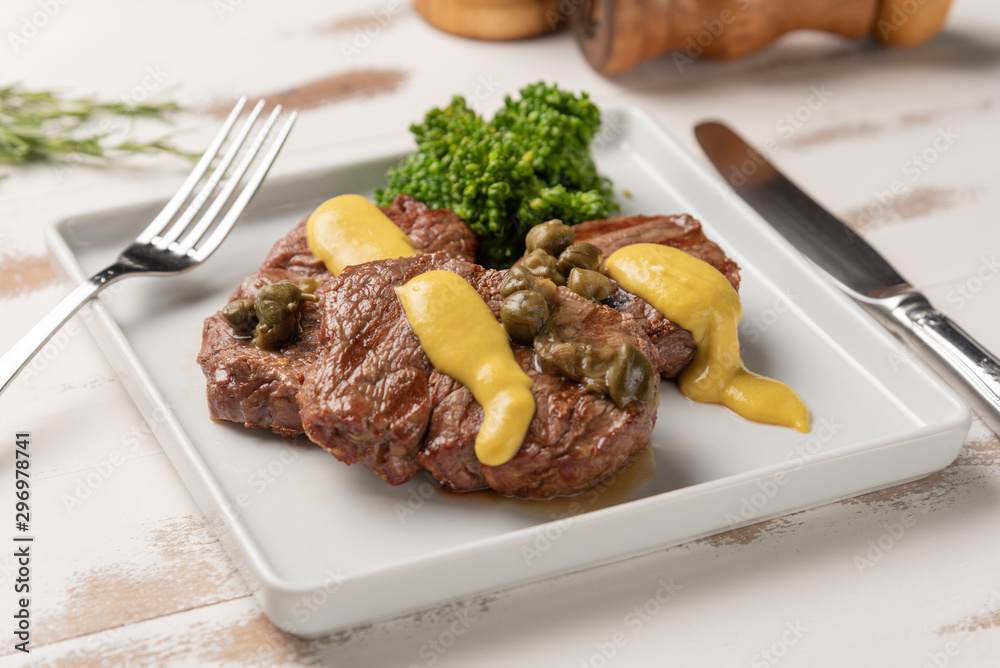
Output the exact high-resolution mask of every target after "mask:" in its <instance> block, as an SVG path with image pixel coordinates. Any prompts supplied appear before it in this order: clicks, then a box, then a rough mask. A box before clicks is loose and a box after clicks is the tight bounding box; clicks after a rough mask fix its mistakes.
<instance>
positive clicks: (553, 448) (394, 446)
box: [299, 255, 656, 498]
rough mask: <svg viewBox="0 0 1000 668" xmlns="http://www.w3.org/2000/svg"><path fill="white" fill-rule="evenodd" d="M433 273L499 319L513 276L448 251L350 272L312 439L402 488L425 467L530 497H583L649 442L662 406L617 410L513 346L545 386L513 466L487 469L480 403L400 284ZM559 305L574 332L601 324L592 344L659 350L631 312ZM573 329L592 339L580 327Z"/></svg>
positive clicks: (308, 394)
mask: <svg viewBox="0 0 1000 668" xmlns="http://www.w3.org/2000/svg"><path fill="white" fill-rule="evenodd" d="M433 269H446V270H449V271H453V272H454V273H456V274H458V275H460V276H462V277H463V278H464V279H466V280H467V281H469V283H470V284H471V285H472V286H473V287H474V288H476V290H477V291H478V292H479V293H480V295H482V297H483V298H484V300H485V301H486V303H487V304H488V305H489V306H490V307H491V309H492V310H493V312H494V314H499V310H500V304H501V298H500V285H501V284H502V283H503V280H504V278H505V277H506V272H498V271H493V270H488V269H483V268H482V267H479V266H477V265H474V264H471V263H467V262H462V261H457V260H452V259H448V258H445V257H443V256H441V255H421V256H412V257H406V258H397V259H394V260H383V261H380V262H371V263H367V264H364V265H358V266H356V267H350V268H348V269H345V270H344V272H343V273H341V275H340V276H339V277H337V278H336V279H332V280H331V281H330V283H329V284H328V286H327V287H328V289H327V292H326V293H325V296H324V299H323V326H322V334H321V345H322V346H323V348H324V354H323V356H322V357H321V358H320V359H319V360H318V361H317V362H316V363H315V364H314V365H313V366H312V367H311V368H310V370H309V372H308V373H307V377H306V381H305V383H304V384H303V386H302V391H301V392H300V393H299V401H300V404H301V406H302V410H301V414H302V420H303V425H304V427H305V430H306V433H307V434H308V435H309V438H311V439H312V440H313V441H315V442H317V443H319V444H320V445H322V446H323V447H325V448H326V449H328V450H330V451H331V452H332V453H333V454H334V455H335V456H337V457H338V458H339V459H341V460H342V461H345V462H347V463H354V462H357V461H360V462H362V463H364V464H365V466H367V467H368V468H370V469H371V470H373V471H374V472H375V473H377V474H378V475H380V476H381V477H383V478H385V479H386V480H387V481H389V482H390V483H392V484H400V483H402V482H405V481H406V480H409V479H410V478H411V477H412V476H413V475H414V474H415V473H417V472H418V471H419V470H420V468H421V466H423V467H426V468H427V469H428V470H430V471H431V473H432V474H434V476H435V477H436V478H437V479H438V480H439V481H440V482H441V483H442V484H444V485H445V486H447V487H449V488H451V489H454V490H458V491H467V490H472V489H480V488H483V487H487V486H489V487H491V488H493V489H494V490H496V491H497V492H499V493H501V494H506V495H511V496H521V497H527V498H548V497H551V496H560V495H569V494H575V493H577V492H580V491H582V490H584V489H586V488H588V487H590V486H591V485H593V484H594V483H596V482H598V481H599V480H600V479H602V478H603V477H604V476H606V475H608V474H610V473H612V472H613V471H614V470H615V469H617V468H618V467H619V466H621V465H623V464H624V463H625V462H627V461H628V460H630V459H631V458H632V457H633V456H634V455H636V454H638V453H639V452H640V451H641V450H642V449H643V448H644V447H645V446H646V444H647V443H648V441H649V435H650V433H651V431H652V427H653V423H654V421H655V419H656V407H655V406H645V405H643V406H639V407H636V408H634V409H633V410H630V411H624V410H621V409H618V408H617V407H616V406H615V405H614V404H613V403H612V402H611V400H610V399H608V398H607V397H606V396H604V395H598V394H594V393H590V392H587V391H586V390H585V389H584V387H583V386H582V385H581V384H579V383H576V382H574V381H571V380H568V379H566V378H564V377H563V376H562V375H560V374H559V373H558V372H556V371H554V370H550V369H545V368H543V366H542V364H541V362H540V360H539V359H538V357H537V356H536V355H535V353H534V351H533V350H531V349H530V348H527V347H524V346H515V352H516V357H517V359H518V361H519V363H520V364H521V366H522V368H524V369H525V371H526V372H527V373H528V374H529V376H531V377H532V378H533V379H534V381H535V386H534V388H533V390H532V392H533V394H534V395H535V402H536V406H537V408H536V412H535V416H534V419H533V420H532V422H531V425H530V426H529V429H528V434H527V436H526V438H525V441H524V443H523V444H522V446H521V449H520V450H519V452H518V454H517V455H515V457H514V458H513V459H512V460H511V461H510V462H508V463H506V464H503V465H502V466H497V467H486V466H481V465H480V464H479V462H478V461H477V460H476V458H475V453H474V450H473V447H474V442H475V437H476V434H477V433H478V431H479V427H480V425H481V423H482V420H483V412H482V409H481V408H480V406H479V405H478V403H477V402H476V401H475V399H474V398H473V396H472V393H471V392H470V391H469V390H468V389H467V388H466V387H464V386H463V385H461V384H460V383H458V382H457V381H454V380H453V379H451V378H449V377H447V376H445V375H443V374H440V373H438V372H436V371H434V370H433V368H432V366H431V364H430V361H429V360H428V359H427V357H426V355H425V354H424V352H423V350H422V348H421V347H420V344H419V341H418V340H417V337H416V335H414V334H413V332H412V330H411V329H410V327H409V325H408V323H407V322H406V317H405V314H404V313H403V310H402V307H401V305H400V304H399V301H398V299H396V297H395V294H394V291H393V288H395V287H397V286H400V285H403V284H404V283H406V282H407V281H408V280H410V279H411V278H413V277H415V276H417V275H419V274H422V273H424V272H426V271H431V270H433ZM555 300H556V305H555V307H554V309H553V310H554V312H555V313H556V314H557V317H556V319H555V321H556V326H557V329H562V327H563V326H565V327H566V328H569V327H570V324H568V323H573V324H574V327H579V322H580V321H582V322H584V323H589V324H591V325H596V326H595V327H594V331H592V332H591V331H589V330H588V333H587V340H586V342H587V343H592V344H596V345H608V346H617V345H620V344H621V342H623V341H626V340H629V341H632V342H633V343H634V344H636V345H637V346H639V347H640V349H644V350H646V351H649V352H650V353H653V352H654V351H653V350H652V348H651V346H650V344H649V342H648V341H646V340H645V337H644V335H643V334H642V332H641V331H640V330H639V329H638V327H637V325H636V324H635V323H634V322H633V321H632V320H631V318H630V317H628V316H624V317H623V316H622V315H621V314H618V313H616V312H615V311H614V310H612V309H610V308H607V307H605V306H602V305H599V304H594V303H592V302H589V301H587V300H584V299H582V298H580V297H578V296H577V295H575V294H573V293H572V292H570V291H569V290H564V289H560V290H559V291H557V294H556V297H555ZM561 312H564V313H565V320H566V321H567V322H566V323H563V324H560V321H561V320H562V318H560V317H558V314H559V313H561ZM563 333H564V336H567V338H569V337H572V336H573V335H575V334H580V336H581V337H582V336H583V335H582V334H581V333H580V332H578V331H576V330H575V329H574V330H573V331H569V330H568V329H567V330H565V331H564V332H563ZM456 336H461V333H456ZM577 340H579V339H577ZM581 342H582V341H581Z"/></svg>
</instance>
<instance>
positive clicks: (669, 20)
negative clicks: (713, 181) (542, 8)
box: [571, 0, 950, 74]
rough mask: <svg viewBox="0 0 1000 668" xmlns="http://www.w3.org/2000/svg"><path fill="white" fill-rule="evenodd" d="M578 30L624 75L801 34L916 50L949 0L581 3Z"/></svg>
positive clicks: (588, 47) (601, 63) (601, 64)
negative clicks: (653, 63) (650, 63)
mask: <svg viewBox="0 0 1000 668" xmlns="http://www.w3.org/2000/svg"><path fill="white" fill-rule="evenodd" d="M578 4H579V5H580V7H579V9H578V11H574V12H572V14H571V26H572V30H573V33H574V34H575V35H576V37H577V40H578V41H579V42H580V46H581V48H582V49H583V52H584V54H585V55H586V57H587V60H588V61H589V62H590V64H591V65H593V66H594V67H595V68H596V69H597V70H598V71H599V72H602V73H604V74H618V73H621V72H625V71H627V70H629V69H631V68H633V67H635V66H636V65H637V64H638V63H639V62H640V61H642V60H646V59H649V58H653V57H655V56H658V55H660V54H663V53H669V52H677V53H679V54H680V55H679V57H680V58H685V57H686V58H687V59H688V60H690V59H693V58H698V57H700V56H702V55H704V56H706V57H708V58H716V59H732V58H741V57H743V56H746V55H748V54H751V53H753V52H755V51H758V50H760V49H762V48H764V47H765V46H767V45H769V44H771V43H772V42H774V41H775V40H776V39H777V38H778V37H780V36H781V35H784V34H786V33H789V32H792V31H795V30H803V29H810V30H821V31H824V32H829V33H833V34H835V35H841V36H843V37H847V38H851V39H857V38H860V37H862V36H864V35H866V34H867V33H868V32H869V31H872V32H873V34H877V36H878V38H879V40H880V41H881V42H882V43H884V44H887V45H890V46H909V45H914V44H919V43H921V42H924V41H926V40H928V39H930V38H931V37H932V36H933V35H935V34H936V33H937V32H938V30H940V28H941V25H942V24H943V23H944V18H945V16H946V15H947V13H948V8H949V5H950V0H931V1H930V2H920V3H918V2H905V3H904V2H902V1H897V0H840V1H831V0H808V1H802V2H779V1H778V0H710V1H708V2H705V1H701V0H580V3H578Z"/></svg>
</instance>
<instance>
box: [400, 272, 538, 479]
mask: <svg viewBox="0 0 1000 668" xmlns="http://www.w3.org/2000/svg"><path fill="white" fill-rule="evenodd" d="M396 294H397V295H398V296H399V301H400V303H401V304H402V305H403V311H404V312H405V313H406V320H407V321H408V322H409V323H410V327H411V328H412V329H413V332H414V333H415V334H416V335H417V338H418V339H419V340H420V345H421V346H422V347H423V349H424V352H425V353H427V357H428V358H429V359H430V361H431V364H433V365H434V368H435V369H437V370H438V371H440V372H441V373H444V374H447V375H449V376H451V377H452V378H454V379H455V380H457V381H458V382H460V383H462V384H463V385H465V386H466V387H468V388H469V390H470V391H471V392H472V396H474V397H475V398H476V401H477V402H478V403H479V405H480V406H482V408H483V425H482V427H481V428H480V429H479V433H478V434H477V435H476V458H478V459H479V461H480V462H481V463H483V464H486V465H488V466H499V465H500V464H503V463H505V462H507V461H508V460H510V458H511V457H513V456H514V454H515V453H516V452H517V449H518V448H519V447H521V441H523V440H524V436H525V434H527V433H528V425H529V424H530V423H531V418H532V417H533V416H534V414H535V398H534V397H533V396H532V394H531V385H532V381H531V378H529V377H528V375H527V374H526V373H524V371H523V370H522V369H521V366H520V365H519V364H518V363H517V360H515V359H514V353H513V351H512V350H511V347H510V340H509V339H508V337H507V332H506V330H504V328H503V325H501V324H500V323H499V322H498V321H497V319H496V317H495V316H494V315H493V311H491V310H490V307H489V306H487V305H486V302H485V301H483V298H482V297H480V296H479V293H478V292H476V290H475V288H473V287H472V286H471V285H469V284H468V283H467V282H466V281H465V279H463V278H462V277H461V276H459V275H458V274H453V273H452V272H450V271H429V272H427V273H425V274H421V275H419V276H417V277H416V278H413V279H411V280H410V281H409V282H407V283H406V284H405V285H403V286H401V287H398V288H396Z"/></svg>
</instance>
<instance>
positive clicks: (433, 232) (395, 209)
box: [382, 194, 479, 262]
mask: <svg viewBox="0 0 1000 668" xmlns="http://www.w3.org/2000/svg"><path fill="white" fill-rule="evenodd" d="M382 211H384V212H385V214H386V215H387V216H389V218H391V219H392V222H394V223H396V227H398V228H399V229H401V230H403V232H405V233H406V235H407V236H408V237H410V238H411V239H413V243H415V244H416V245H417V248H419V249H420V250H422V251H424V252H425V253H443V254H445V255H447V256H448V257H453V258H456V259H460V260H468V261H469V262H475V261H476V251H477V250H479V236H478V235H476V233H475V232H473V231H472V230H471V229H470V228H469V226H468V225H467V224H466V223H465V221H463V220H462V219H461V218H459V217H458V216H457V215H455V212H454V211H452V210H451V209H428V208H427V205H426V204H424V203H423V202H421V201H420V200H418V199H416V198H415V197H410V196H409V195H402V194H400V195H396V198H395V199H393V200H392V204H391V205H390V206H389V207H388V208H386V207H382Z"/></svg>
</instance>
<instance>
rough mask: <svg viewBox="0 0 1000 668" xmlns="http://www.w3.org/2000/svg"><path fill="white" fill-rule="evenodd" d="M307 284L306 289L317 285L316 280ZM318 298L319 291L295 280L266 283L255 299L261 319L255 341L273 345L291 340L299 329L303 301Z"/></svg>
mask: <svg viewBox="0 0 1000 668" xmlns="http://www.w3.org/2000/svg"><path fill="white" fill-rule="evenodd" d="M304 286H305V288H306V290H309V289H315V287H316V286H315V285H313V284H312V283H304ZM317 299H318V298H317V297H316V295H314V294H312V293H311V292H306V291H303V290H302V288H300V287H299V286H298V285H296V284H295V283H292V282H291V281H278V282H277V283H271V284H270V285H265V286H264V287H262V288H261V289H260V290H259V291H258V292H257V300H256V301H255V302H254V312H255V313H256V315H257V320H258V322H259V324H258V325H257V328H256V329H255V330H254V340H253V342H254V345H256V346H257V347H259V348H269V347H273V346H281V345H285V344H286V343H289V342H290V341H291V340H292V339H293V338H294V337H295V335H296V334H297V333H298V331H299V315H300V310H301V309H300V307H301V305H302V302H304V301H316V300H317Z"/></svg>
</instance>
